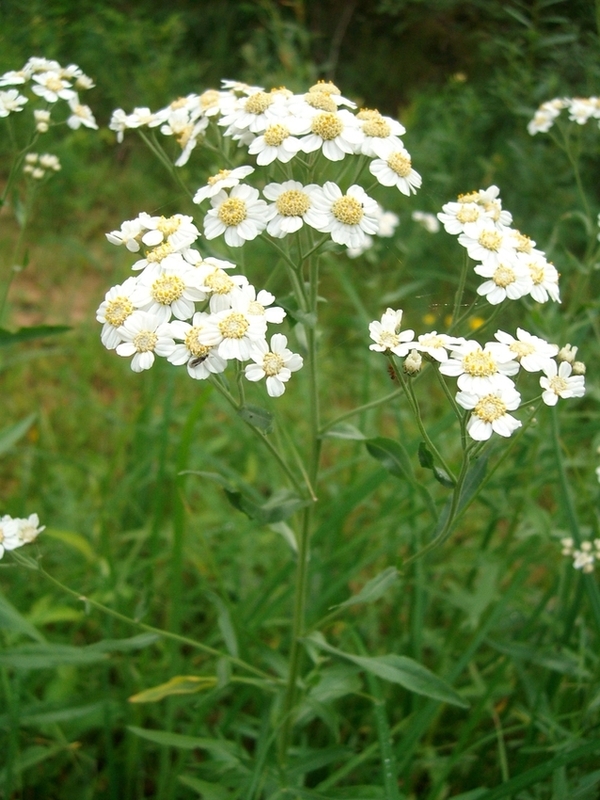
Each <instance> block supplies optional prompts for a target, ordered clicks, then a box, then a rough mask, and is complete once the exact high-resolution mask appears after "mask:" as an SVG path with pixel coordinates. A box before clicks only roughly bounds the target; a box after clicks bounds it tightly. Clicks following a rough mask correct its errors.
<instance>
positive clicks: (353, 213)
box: [331, 195, 365, 225]
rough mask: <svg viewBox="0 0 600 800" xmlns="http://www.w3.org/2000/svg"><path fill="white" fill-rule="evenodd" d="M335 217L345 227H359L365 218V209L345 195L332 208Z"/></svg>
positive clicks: (354, 199) (352, 198)
mask: <svg viewBox="0 0 600 800" xmlns="http://www.w3.org/2000/svg"><path fill="white" fill-rule="evenodd" d="M331 210H332V212H333V216H334V217H335V218H336V219H338V220H339V221H340V222H342V223H343V224H344V225H358V223H359V222H360V221H361V219H362V218H363V216H364V213H365V212H364V211H363V207H362V206H361V204H360V203H359V202H358V200H356V198H354V197H349V196H348V195H344V197H340V198H339V199H338V200H336V201H335V202H334V204H333V205H332V206H331Z"/></svg>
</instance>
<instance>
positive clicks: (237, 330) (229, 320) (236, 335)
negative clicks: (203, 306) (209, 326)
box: [219, 311, 250, 339]
mask: <svg viewBox="0 0 600 800" xmlns="http://www.w3.org/2000/svg"><path fill="white" fill-rule="evenodd" d="M249 327H250V324H249V322H248V320H247V319H246V318H245V317H244V315H243V314H240V313H239V311H232V312H231V314H229V315H228V316H227V317H225V319H223V320H221V322H219V330H220V331H221V335H222V337H223V338H224V339H243V338H244V336H245V335H246V331H247V330H248V328H249Z"/></svg>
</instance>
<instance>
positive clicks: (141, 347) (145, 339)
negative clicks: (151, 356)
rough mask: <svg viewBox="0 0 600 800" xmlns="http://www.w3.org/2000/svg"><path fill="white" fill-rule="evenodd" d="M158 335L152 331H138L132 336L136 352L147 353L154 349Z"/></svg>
mask: <svg viewBox="0 0 600 800" xmlns="http://www.w3.org/2000/svg"><path fill="white" fill-rule="evenodd" d="M157 342H158V336H157V335H156V334H155V333H154V332H153V331H140V332H139V333H137V334H136V335H135V336H134V337H133V346H134V347H135V349H136V350H137V352H138V353H148V352H150V351H151V350H154V348H155V347H156V343H157Z"/></svg>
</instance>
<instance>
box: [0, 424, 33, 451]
mask: <svg viewBox="0 0 600 800" xmlns="http://www.w3.org/2000/svg"><path fill="white" fill-rule="evenodd" d="M36 416H37V414H30V415H29V416H28V417H25V419H22V420H21V421H20V422H15V424H14V425H9V426H8V427H6V428H3V429H2V430H1V431H0V456H2V455H4V453H6V452H7V451H8V450H10V449H11V447H13V446H14V445H15V444H16V443H17V442H18V441H19V439H21V437H23V436H25V434H26V433H27V431H28V430H29V428H31V426H32V425H33V422H34V420H35V418H36Z"/></svg>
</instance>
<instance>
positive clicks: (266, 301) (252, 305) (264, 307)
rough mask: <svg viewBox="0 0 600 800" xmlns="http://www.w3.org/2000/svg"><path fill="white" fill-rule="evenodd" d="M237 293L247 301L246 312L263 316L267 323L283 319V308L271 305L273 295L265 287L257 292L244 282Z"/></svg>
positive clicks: (278, 321) (277, 322)
mask: <svg viewBox="0 0 600 800" xmlns="http://www.w3.org/2000/svg"><path fill="white" fill-rule="evenodd" d="M237 294H238V295H239V294H241V296H242V297H244V298H245V299H246V301H247V306H246V307H245V311H246V313H248V314H255V315H256V316H259V317H264V318H265V319H266V321H267V322H268V323H271V324H274V325H280V324H281V323H282V322H283V320H284V319H285V315H286V314H285V311H284V310H283V308H280V307H279V306H274V305H273V303H274V302H275V295H274V294H271V292H268V291H267V290H266V289H261V290H260V291H259V292H258V294H257V293H256V288H255V287H254V286H253V285H252V284H251V283H246V284H244V285H241V286H240V287H239V289H238V290H237ZM211 310H212V309H211Z"/></svg>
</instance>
